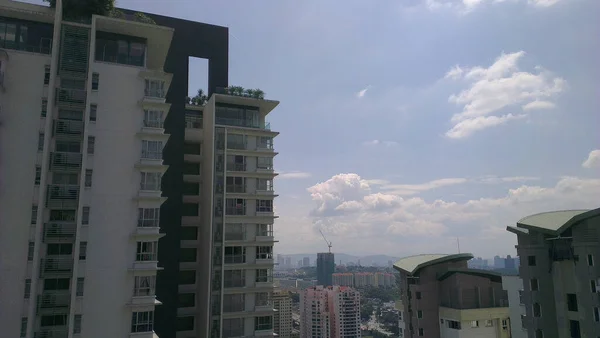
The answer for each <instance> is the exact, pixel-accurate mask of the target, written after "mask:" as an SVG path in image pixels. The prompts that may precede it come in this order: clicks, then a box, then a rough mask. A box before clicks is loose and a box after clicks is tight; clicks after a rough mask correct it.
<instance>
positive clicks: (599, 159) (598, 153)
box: [581, 149, 600, 169]
mask: <svg viewBox="0 0 600 338" xmlns="http://www.w3.org/2000/svg"><path fill="white" fill-rule="evenodd" d="M581 166H582V167H584V168H588V169H590V168H600V149H596V150H592V151H590V154H589V155H588V158H587V160H585V162H583V163H582V164H581Z"/></svg>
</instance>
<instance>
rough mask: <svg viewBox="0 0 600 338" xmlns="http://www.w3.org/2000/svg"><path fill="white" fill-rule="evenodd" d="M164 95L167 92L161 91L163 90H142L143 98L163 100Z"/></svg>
mask: <svg viewBox="0 0 600 338" xmlns="http://www.w3.org/2000/svg"><path fill="white" fill-rule="evenodd" d="M166 94H167V91H166V90H163V89H148V88H146V89H144V96H146V97H152V98H157V99H164V98H165V95H166Z"/></svg>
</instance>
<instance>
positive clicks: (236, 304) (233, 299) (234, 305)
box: [223, 293, 246, 312]
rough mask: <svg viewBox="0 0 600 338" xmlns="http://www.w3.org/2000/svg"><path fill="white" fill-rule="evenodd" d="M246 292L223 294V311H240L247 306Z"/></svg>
mask: <svg viewBox="0 0 600 338" xmlns="http://www.w3.org/2000/svg"><path fill="white" fill-rule="evenodd" d="M245 296H246V295H245V294H243V293H236V294H230V295H224V296H223V312H239V311H244V308H245V301H246V298H245Z"/></svg>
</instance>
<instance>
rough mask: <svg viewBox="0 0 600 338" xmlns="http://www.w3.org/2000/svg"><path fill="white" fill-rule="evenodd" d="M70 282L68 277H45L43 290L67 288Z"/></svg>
mask: <svg viewBox="0 0 600 338" xmlns="http://www.w3.org/2000/svg"><path fill="white" fill-rule="evenodd" d="M70 284H71V280H70V279H69V278H45V279H44V291H58V290H69V286H70Z"/></svg>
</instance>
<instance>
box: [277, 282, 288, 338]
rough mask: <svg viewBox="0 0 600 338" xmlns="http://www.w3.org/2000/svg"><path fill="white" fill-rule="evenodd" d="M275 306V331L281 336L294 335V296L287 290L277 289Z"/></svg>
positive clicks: (284, 337)
mask: <svg viewBox="0 0 600 338" xmlns="http://www.w3.org/2000/svg"><path fill="white" fill-rule="evenodd" d="M273 307H274V308H275V310H276V312H275V315H274V321H273V331H274V332H275V333H276V334H277V335H278V336H279V337H281V338H286V337H291V335H292V298H291V297H290V295H289V293H288V292H287V291H282V290H276V291H275V292H274V293H273Z"/></svg>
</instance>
